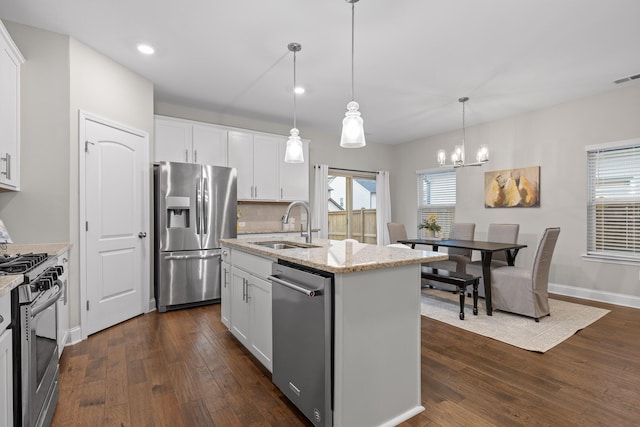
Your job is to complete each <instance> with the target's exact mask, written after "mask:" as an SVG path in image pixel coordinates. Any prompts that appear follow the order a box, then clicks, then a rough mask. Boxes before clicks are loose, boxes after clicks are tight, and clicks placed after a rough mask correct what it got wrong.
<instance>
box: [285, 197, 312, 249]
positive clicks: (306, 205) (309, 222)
mask: <svg viewBox="0 0 640 427" xmlns="http://www.w3.org/2000/svg"><path fill="white" fill-rule="evenodd" d="M296 205H300V206H302V207H303V208H305V210H306V211H307V234H306V235H305V234H303V233H302V231H300V235H301V236H305V237H306V242H307V243H311V209H309V205H308V204H307V202H303V201H301V200H296V201H294V202H291V203H290V204H289V206H287V210H286V211H285V213H284V216H283V217H282V223H283V224H287V223H288V222H289V214H290V213H291V208H292V207H294V206H296Z"/></svg>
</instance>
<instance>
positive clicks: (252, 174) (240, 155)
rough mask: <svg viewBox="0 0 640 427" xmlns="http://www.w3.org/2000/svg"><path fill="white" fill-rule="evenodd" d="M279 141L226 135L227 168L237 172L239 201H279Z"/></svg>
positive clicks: (242, 134) (254, 135)
mask: <svg viewBox="0 0 640 427" xmlns="http://www.w3.org/2000/svg"><path fill="white" fill-rule="evenodd" d="M282 138H283V137H278V136H270V135H263V134H257V133H250V132H240V131H229V166H230V167H234V168H237V169H238V200H269V201H271V200H279V199H280V158H279V155H280V153H279V147H280V143H281V141H282Z"/></svg>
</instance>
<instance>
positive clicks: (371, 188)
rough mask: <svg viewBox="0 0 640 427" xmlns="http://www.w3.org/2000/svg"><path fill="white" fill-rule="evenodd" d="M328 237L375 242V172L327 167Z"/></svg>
mask: <svg viewBox="0 0 640 427" xmlns="http://www.w3.org/2000/svg"><path fill="white" fill-rule="evenodd" d="M328 181H329V182H328V185H329V200H328V204H329V205H328V210H329V239H333V240H343V239H355V240H357V241H359V242H361V243H371V244H374V245H375V244H376V243H377V228H376V178H375V175H368V174H357V173H349V172H344V171H334V170H331V169H330V170H329V177H328Z"/></svg>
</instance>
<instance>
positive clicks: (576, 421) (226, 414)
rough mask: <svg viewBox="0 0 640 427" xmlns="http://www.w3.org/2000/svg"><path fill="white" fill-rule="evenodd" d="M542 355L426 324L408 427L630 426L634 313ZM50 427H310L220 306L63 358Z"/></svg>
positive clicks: (637, 352) (611, 317) (78, 348)
mask: <svg viewBox="0 0 640 427" xmlns="http://www.w3.org/2000/svg"><path fill="white" fill-rule="evenodd" d="M554 297H556V298H558V299H564V300H567V301H574V302H581V303H584V304H588V305H593V306H597V307H603V308H607V309H610V310H611V313H609V314H607V315H606V316H604V317H603V318H602V319H600V320H598V321H597V322H596V323H594V324H592V325H591V326H589V327H587V328H586V329H584V330H582V331H580V332H578V333H577V334H576V335H574V336H573V337H571V338H569V339H568V340H566V341H564V342H563V343H561V344H560V345H558V346H556V347H554V348H553V349H551V350H550V351H548V352H547V353H545V354H539V353H532V352H529V351H525V350H520V349H518V348H516V347H512V346H510V345H507V344H503V343H501V342H498V341H494V340H492V339H489V338H485V337H482V336H479V335H475V334H472V333H469V332H466V331H463V330H461V329H458V328H455V327H452V326H449V325H447V324H444V323H440V322H437V321H434V320H431V319H428V318H425V317H422V402H423V406H424V407H425V408H426V410H425V411H424V412H422V413H421V414H419V415H418V416H416V417H414V418H412V419H411V420H409V421H407V422H406V423H404V424H403V426H450V425H460V426H490V425H497V426H519V425H521V426H533V425H536V426H538V425H544V426H574V425H575V426H637V425H638V422H639V421H638V420H640V405H638V402H640V339H639V338H640V337H639V334H638V331H639V330H640V310H638V309H632V308H625V307H619V306H613V305H608V304H601V303H595V302H590V301H582V300H576V299H572V298H567V297H561V296H554ZM52 425H53V426H65V427H66V426H76V425H78V426H134V427H137V426H250V425H253V426H305V425H310V424H309V423H307V421H306V420H305V419H304V417H303V416H302V415H301V414H300V413H299V412H298V411H297V410H296V409H295V407H293V406H292V405H291V404H290V403H289V402H288V401H287V399H286V398H285V397H284V396H283V395H282V394H281V393H280V392H279V391H278V390H277V389H276V388H275V386H274V385H273V384H272V383H271V375H270V374H269V372H268V371H267V370H266V369H264V368H262V365H261V364H260V363H259V362H258V361H257V360H256V359H254V358H253V356H251V355H250V354H249V353H248V351H246V350H245V349H244V348H243V347H242V346H241V345H240V344H239V343H238V342H237V341H236V340H235V339H234V338H233V337H232V336H231V333H230V332H228V331H227V330H226V329H225V327H224V326H223V325H222V323H221V322H220V306H219V305H214V306H207V307H199V308H192V309H187V310H180V311H174V312H168V313H163V314H159V313H157V312H152V313H149V314H145V315H142V316H139V317H137V318H134V319H131V320H129V321H127V322H124V323H122V324H119V325H117V326H114V327H112V328H110V329H108V330H105V331H102V332H100V333H97V334H95V335H92V336H90V337H89V339H87V340H86V341H83V342H81V343H79V344H76V345H74V346H70V347H67V348H66V349H65V350H64V353H63V356H62V359H61V361H60V397H59V402H58V406H57V409H56V413H55V416H54V419H53V423H52Z"/></svg>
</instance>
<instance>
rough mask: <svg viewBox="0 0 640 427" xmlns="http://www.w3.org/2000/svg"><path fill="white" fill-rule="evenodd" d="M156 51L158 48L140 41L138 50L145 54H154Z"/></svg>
mask: <svg viewBox="0 0 640 427" xmlns="http://www.w3.org/2000/svg"><path fill="white" fill-rule="evenodd" d="M155 51H156V50H155V49H154V48H153V47H152V46H149V45H148V44H144V43H140V44H139V45H138V52H140V53H144V54H145V55H153V54H154V52H155Z"/></svg>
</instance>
